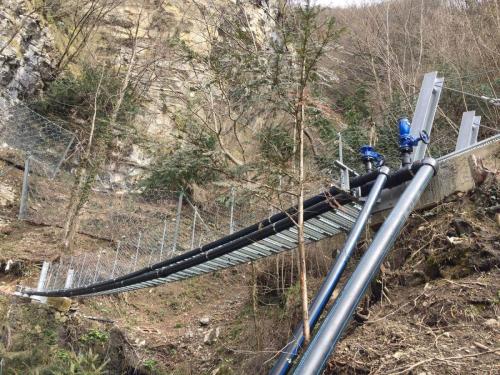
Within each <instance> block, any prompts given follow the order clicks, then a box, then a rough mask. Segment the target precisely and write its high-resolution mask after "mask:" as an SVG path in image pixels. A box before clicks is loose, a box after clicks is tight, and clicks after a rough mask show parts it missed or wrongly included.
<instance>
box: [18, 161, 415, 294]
mask: <svg viewBox="0 0 500 375" xmlns="http://www.w3.org/2000/svg"><path fill="white" fill-rule="evenodd" d="M420 165H421V164H420V163H418V162H417V163H414V164H413V165H412V166H411V168H409V167H405V168H402V169H400V170H398V171H396V172H394V173H392V174H390V175H389V176H388V178H387V183H386V187H388V188H389V187H394V186H397V185H399V184H400V183H402V182H405V181H408V180H410V179H411V178H412V177H413V175H414V171H415V172H416V170H418V168H420ZM378 174H379V172H378V171H373V172H370V173H367V174H366V175H362V176H357V177H354V178H352V179H351V182H350V183H351V184H352V185H351V187H352V188H353V189H354V188H357V187H360V186H359V185H358V184H360V183H362V182H365V181H371V179H372V178H376V177H377V176H378ZM372 185H373V184H372V183H371V182H368V183H367V184H365V185H363V186H361V195H362V196H365V195H367V194H368V193H369V191H370V189H371V186H372ZM335 192H340V195H341V196H344V197H347V195H345V193H343V192H342V191H341V190H339V189H338V188H336V187H332V188H330V190H329V191H327V192H325V193H322V194H318V195H316V196H314V197H312V198H309V199H307V200H306V201H304V210H305V211H307V210H308V207H307V206H306V204H308V205H313V206H314V204H318V203H319V202H322V201H324V200H326V199H328V197H331V196H332V195H333V193H335ZM337 195H339V194H337ZM336 198H337V197H336ZM349 201H350V200H349ZM328 204H329V203H328ZM329 207H330V206H329ZM330 208H331V207H330ZM296 213H297V212H296V206H294V207H291V208H289V209H287V210H286V211H285V212H280V213H278V214H276V215H273V216H272V217H270V218H268V219H265V220H262V221H261V222H259V223H257V224H254V225H251V226H250V227H247V228H244V229H242V230H240V231H238V232H235V233H233V234H232V235H229V236H226V237H223V238H221V239H219V240H217V241H214V242H211V243H209V244H207V245H204V246H201V247H199V248H197V249H194V250H191V251H188V252H186V253H183V254H181V255H178V256H176V257H173V258H170V259H167V260H165V261H163V262H159V263H156V264H154V265H151V266H149V267H146V268H143V269H141V270H138V271H135V272H132V273H129V274H126V275H123V276H120V277H118V278H115V279H111V280H105V281H102V282H99V283H96V284H93V285H92V287H96V288H97V287H99V288H100V287H103V286H107V285H116V284H117V283H119V282H121V281H125V280H129V279H131V278H135V277H138V276H140V275H143V274H149V273H150V272H153V271H155V270H158V269H162V268H166V267H169V266H171V265H175V264H179V263H183V262H184V261H185V260H189V259H190V258H193V257H196V256H198V255H200V254H204V253H206V252H208V251H210V250H212V249H215V248H221V247H223V248H225V247H226V245H228V244H231V243H232V242H234V241H237V240H238V239H241V238H242V237H246V236H249V235H250V234H252V233H258V232H260V231H262V230H263V229H265V228H267V227H269V226H271V225H272V226H274V224H275V223H276V222H278V221H280V220H281V221H282V220H290V217H291V216H294V215H296ZM280 218H281V219H280ZM266 223H267V224H266ZM290 226H291V225H290ZM252 229H253V230H252ZM234 250H235V249H233V250H231V251H234ZM176 272H177V271H176ZM89 287H90V286H87V287H82V288H73V289H68V290H61V291H51V292H37V291H33V290H29V291H26V294H31V295H40V296H42V295H45V294H46V293H50V295H51V296H56V294H54V293H56V292H57V293H58V294H57V296H62V295H82V294H88V293H80V291H81V290H83V289H85V290H87V289H88V288H89ZM63 292H66V293H65V294H60V293H63ZM73 292H74V293H73ZM42 293H45V294H42ZM70 293H71V294H70ZM75 293H77V294H75ZM47 295H49V294H47Z"/></svg>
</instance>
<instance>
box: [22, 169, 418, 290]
mask: <svg viewBox="0 0 500 375" xmlns="http://www.w3.org/2000/svg"><path fill="white" fill-rule="evenodd" d="M421 165H422V164H421V163H414V165H412V166H411V167H410V168H408V167H407V168H402V169H400V170H399V171H396V172H395V173H393V174H391V175H389V176H388V179H387V183H386V186H387V187H394V186H397V185H398V184H400V183H403V182H406V181H408V180H410V179H411V178H412V177H413V175H414V173H415V172H416V171H417V170H418V168H420V166H421ZM372 173H373V172H372ZM373 175H375V173H373ZM376 175H378V172H376ZM360 177H363V176H360ZM358 181H363V179H362V178H361V179H359V180H358ZM366 185H370V186H369V187H367V186H366ZM372 185H373V184H371V183H370V182H369V183H368V184H365V185H363V186H362V187H361V191H362V193H363V192H369V190H370V188H371V186H372ZM354 187H356V186H353V188H354ZM333 189H337V188H332V189H330V191H332V190H333ZM337 190H338V189H337ZM320 197H325V198H324V199H327V197H328V193H326V194H325V193H323V194H320V195H317V196H315V197H312V198H310V199H308V201H309V202H310V201H314V200H316V199H318V198H320ZM334 198H335V200H337V202H339V203H340V204H342V202H343V203H347V202H350V201H352V198H351V197H349V196H348V195H347V194H345V193H341V194H338V195H336V196H335V197H334ZM318 208H320V209H321V210H323V211H321V212H320V213H318V211H317V210H318ZM331 208H332V207H331V205H330V199H328V200H327V201H326V202H321V201H320V203H317V204H316V205H313V206H312V207H309V208H306V207H304V209H305V212H304V219H305V220H307V219H306V216H307V218H311V217H314V216H317V215H320V214H321V213H324V212H326V211H329V210H330V209H331ZM293 209H295V207H292V208H290V209H288V210H287V212H291V211H292V210H293ZM296 214H297V213H296V212H295V213H294V214H291V215H290V214H289V215H290V216H289V215H285V218H283V219H282V220H279V221H277V222H274V223H270V224H268V225H267V226H264V227H261V228H257V230H256V231H253V232H251V233H249V234H247V235H244V236H242V237H239V238H237V239H236V240H233V241H228V240H227V239H228V238H229V237H232V236H227V237H224V238H222V239H221V240H218V241H215V242H212V243H211V244H208V245H207V246H202V247H200V248H198V249H195V250H192V251H190V252H187V253H184V254H181V255H180V256H178V257H175V258H171V259H168V260H167V261H164V262H160V263H157V264H155V265H153V266H151V267H149V269H144V270H139V271H136V272H134V273H131V274H127V275H124V276H121V277H120V278H116V279H112V280H106V281H103V282H100V283H96V284H93V285H90V286H86V287H82V288H74V289H68V290H59V291H50V292H48V291H47V292H37V291H25V293H26V294H31V295H40V296H75V295H85V294H91V293H96V292H100V291H106V290H111V289H115V288H117V287H124V286H129V285H131V284H134V283H138V282H141V280H142V281H149V280H151V279H155V278H159V277H164V276H160V275H159V274H158V272H159V271H158V270H159V269H162V270H167V271H168V270H170V269H173V270H174V271H172V272H170V273H168V274H167V276H168V275H170V274H171V273H173V272H179V271H181V270H183V269H186V268H189V267H191V266H193V264H192V263H191V262H192V260H193V259H195V260H196V259H202V261H201V262H198V263H194V265H197V264H200V263H203V262H205V261H206V260H208V259H213V258H208V255H207V254H208V253H210V252H211V251H212V250H213V253H215V254H219V253H220V252H221V251H223V253H221V254H220V255H217V256H216V257H218V256H222V255H225V254H227V253H229V252H232V251H235V250H237V249H239V248H241V247H243V246H246V245H249V244H251V243H253V242H255V241H259V240H261V239H263V238H266V237H267V236H270V235H272V234H274V233H277V232H280V231H282V230H284V229H287V228H289V227H291V226H293V225H294V221H293V219H294V218H295V216H296ZM278 215H279V214H277V215H274V216H273V217H277V216H278ZM273 217H272V218H273ZM272 218H271V219H272ZM267 220H269V219H266V220H264V221H262V222H266V221H267ZM283 225H285V226H283ZM255 226H256V225H253V226H251V227H255ZM248 228H250V227H248ZM248 228H245V229H243V230H241V231H239V232H236V233H235V234H237V233H240V232H244V231H247V230H248ZM276 228H281V229H279V230H277V229H276ZM263 233H264V234H263ZM225 239H226V241H223V240H225ZM245 241H250V242H249V243H245ZM216 242H225V243H223V244H222V245H220V246H218V247H216V246H213V244H214V243H216ZM242 243H244V244H243V245H241V244H242ZM209 247H211V248H210V249H208V250H206V249H207V248H209ZM226 249H227V250H226ZM185 264H187V265H188V266H187V267H181V268H179V266H183V265H185ZM152 267H154V268H153V269H151V268H152ZM155 271H156V272H155ZM143 275H154V276H153V277H151V278H146V280H143V279H142V277H141V276H143ZM162 275H163V274H162ZM129 280H134V282H132V283H130V282H129ZM138 280H139V281H138ZM125 282H126V283H125ZM124 283H125V284H124Z"/></svg>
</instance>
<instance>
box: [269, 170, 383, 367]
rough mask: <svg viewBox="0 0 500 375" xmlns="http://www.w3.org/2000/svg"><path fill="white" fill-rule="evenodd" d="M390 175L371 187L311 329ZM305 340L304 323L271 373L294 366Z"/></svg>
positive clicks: (316, 305) (316, 304)
mask: <svg viewBox="0 0 500 375" xmlns="http://www.w3.org/2000/svg"><path fill="white" fill-rule="evenodd" d="M388 174H389V168H388V167H382V168H380V171H379V175H378V176H377V179H376V180H375V183H374V185H373V187H372V188H371V190H370V194H369V195H368V197H367V199H366V201H365V204H364V205H363V208H362V209H361V212H360V213H359V215H358V218H357V219H356V222H355V223H354V226H353V227H352V229H351V232H350V233H349V236H348V237H347V239H346V241H345V244H344V248H343V249H342V251H341V252H340V254H339V256H338V257H337V260H336V261H335V263H334V266H333V268H331V269H330V271H329V272H328V275H327V276H326V278H325V281H324V282H323V284H322V285H321V288H320V289H319V291H318V293H317V294H316V298H315V299H314V301H313V303H312V304H311V306H310V307H309V327H310V330H311V332H312V330H313V329H314V326H315V325H316V322H317V321H318V319H319V317H320V316H321V313H322V312H323V309H324V308H325V305H326V304H327V303H328V300H329V299H330V297H331V296H332V293H333V291H334V290H335V287H336V286H337V284H338V282H339V280H340V276H341V275H342V272H343V271H344V269H345V267H346V266H347V263H348V262H349V259H350V258H351V255H352V253H353V252H354V249H355V247H356V243H357V242H358V239H359V236H360V235H361V233H363V229H364V227H365V225H366V222H367V221H368V218H369V217H370V215H371V212H372V210H373V207H374V206H375V203H377V199H378V197H379V196H380V192H381V191H382V189H383V188H384V185H385V183H386V181H387V176H388ZM303 343H304V325H303V324H302V323H301V324H299V325H298V326H297V328H296V329H295V331H293V340H292V341H291V342H290V343H289V344H288V345H287V346H286V347H285V348H284V349H283V352H282V354H281V355H280V357H279V358H278V361H277V362H276V364H275V365H274V367H273V368H272V370H271V372H270V373H269V375H284V374H286V373H287V372H288V370H289V369H290V367H291V366H292V362H293V360H294V359H295V357H296V356H297V354H298V352H299V350H300V348H301V346H302V344H303Z"/></svg>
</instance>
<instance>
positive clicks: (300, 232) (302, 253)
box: [296, 61, 311, 344]
mask: <svg viewBox="0 0 500 375" xmlns="http://www.w3.org/2000/svg"><path fill="white" fill-rule="evenodd" d="M304 70H305V61H304V62H303V69H302V75H304ZM304 91H305V86H304V85H302V87H301V88H300V91H299V108H298V111H297V112H296V114H297V130H298V141H299V142H298V148H299V168H298V169H299V170H298V172H299V181H298V182H299V199H298V209H299V212H298V221H297V226H298V229H297V237H298V238H297V240H298V251H299V262H298V263H299V267H298V268H299V275H300V294H301V302H302V323H303V326H304V340H305V344H308V343H309V341H310V339H311V332H310V329H309V300H308V297H307V276H306V271H307V267H306V249H305V246H304V115H305V113H304Z"/></svg>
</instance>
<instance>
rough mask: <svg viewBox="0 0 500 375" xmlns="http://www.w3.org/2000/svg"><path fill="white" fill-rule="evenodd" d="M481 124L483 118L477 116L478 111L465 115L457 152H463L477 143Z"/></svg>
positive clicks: (459, 133)
mask: <svg viewBox="0 0 500 375" xmlns="http://www.w3.org/2000/svg"><path fill="white" fill-rule="evenodd" d="M480 124H481V116H476V111H469V112H464V113H463V115H462V122H461V123H460V130H459V132H458V138H457V145H456V147H455V151H460V150H463V149H465V148H467V147H469V146H472V145H474V144H476V143H477V136H478V133H479V126H480Z"/></svg>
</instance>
